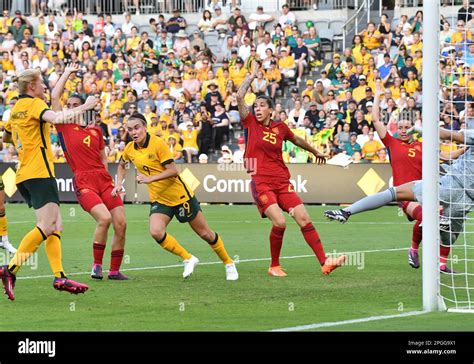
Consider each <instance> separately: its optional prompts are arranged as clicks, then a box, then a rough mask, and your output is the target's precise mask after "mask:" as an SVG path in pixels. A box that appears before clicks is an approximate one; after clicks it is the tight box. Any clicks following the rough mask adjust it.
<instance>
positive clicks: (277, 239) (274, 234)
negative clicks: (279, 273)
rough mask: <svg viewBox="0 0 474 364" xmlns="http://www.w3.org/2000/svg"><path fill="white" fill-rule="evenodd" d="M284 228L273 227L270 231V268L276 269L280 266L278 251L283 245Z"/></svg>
mask: <svg viewBox="0 0 474 364" xmlns="http://www.w3.org/2000/svg"><path fill="white" fill-rule="evenodd" d="M284 233H285V228H281V227H278V226H273V227H272V230H271V231H270V253H271V255H272V263H271V264H270V267H277V266H279V265H280V251H281V246H282V245H283V234H284Z"/></svg>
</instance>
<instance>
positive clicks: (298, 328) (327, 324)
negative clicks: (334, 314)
mask: <svg viewBox="0 0 474 364" xmlns="http://www.w3.org/2000/svg"><path fill="white" fill-rule="evenodd" d="M425 313H428V311H410V312H405V313H400V314H396V315H385V316H370V317H363V318H358V319H352V320H344V321H334V322H320V323H317V324H310V325H301V326H293V327H284V328H281V329H273V330H269V331H271V332H291V331H303V330H314V329H320V328H326V327H333V326H340V325H351V324H358V323H362V322H370V321H380V320H388V319H392V318H400V317H410V316H419V315H423V314H425Z"/></svg>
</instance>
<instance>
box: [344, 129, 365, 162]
mask: <svg viewBox="0 0 474 364" xmlns="http://www.w3.org/2000/svg"><path fill="white" fill-rule="evenodd" d="M356 140H357V133H356V132H351V134H350V138H349V142H348V143H345V144H344V153H345V154H347V155H348V156H349V157H352V156H353V155H354V153H356V152H359V153H360V152H361V150H362V148H361V147H360V145H359V144H357V142H356Z"/></svg>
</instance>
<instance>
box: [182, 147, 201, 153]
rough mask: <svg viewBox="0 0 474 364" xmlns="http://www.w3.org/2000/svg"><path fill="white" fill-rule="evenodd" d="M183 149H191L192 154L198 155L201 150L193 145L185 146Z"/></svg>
mask: <svg viewBox="0 0 474 364" xmlns="http://www.w3.org/2000/svg"><path fill="white" fill-rule="evenodd" d="M183 150H186V151H187V150H189V151H190V152H191V154H192V155H197V154H198V152H199V151H198V150H197V149H196V148H193V147H186V148H183Z"/></svg>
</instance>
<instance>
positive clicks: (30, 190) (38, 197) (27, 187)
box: [16, 178, 59, 210]
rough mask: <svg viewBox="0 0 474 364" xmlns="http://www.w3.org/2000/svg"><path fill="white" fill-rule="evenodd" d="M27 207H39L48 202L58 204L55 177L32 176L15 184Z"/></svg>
mask: <svg viewBox="0 0 474 364" xmlns="http://www.w3.org/2000/svg"><path fill="white" fill-rule="evenodd" d="M16 186H17V187H18V191H20V194H21V195H22V196H23V198H24V199H25V201H26V203H27V204H28V207H33V208H34V209H35V210H38V209H40V208H41V207H43V206H44V205H46V204H47V203H48V202H54V203H55V204H57V205H58V206H59V192H58V185H57V183H56V179H55V178H33V179H28V180H26V181H23V182H21V183H19V184H17V185H16Z"/></svg>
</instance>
